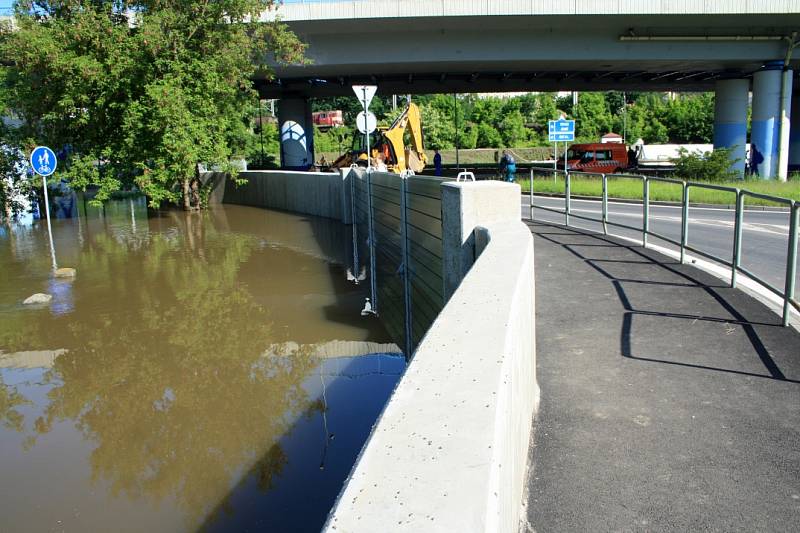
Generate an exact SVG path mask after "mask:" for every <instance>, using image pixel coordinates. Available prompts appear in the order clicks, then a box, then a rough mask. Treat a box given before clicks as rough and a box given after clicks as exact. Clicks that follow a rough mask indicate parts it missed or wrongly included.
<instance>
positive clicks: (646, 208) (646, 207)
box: [642, 176, 650, 248]
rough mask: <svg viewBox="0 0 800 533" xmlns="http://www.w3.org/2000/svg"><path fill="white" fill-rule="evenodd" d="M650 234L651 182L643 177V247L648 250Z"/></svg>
mask: <svg viewBox="0 0 800 533" xmlns="http://www.w3.org/2000/svg"><path fill="white" fill-rule="evenodd" d="M648 233H650V180H649V179H647V176H642V246H644V247H645V248H647V234H648Z"/></svg>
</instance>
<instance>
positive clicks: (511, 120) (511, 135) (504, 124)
mask: <svg viewBox="0 0 800 533" xmlns="http://www.w3.org/2000/svg"><path fill="white" fill-rule="evenodd" d="M500 135H502V137H503V143H504V144H505V146H524V145H525V143H526V142H527V140H528V130H526V129H525V119H524V118H523V117H522V113H520V112H519V110H517V109H515V110H513V111H511V112H509V113H506V114H505V116H504V117H503V120H501V121H500Z"/></svg>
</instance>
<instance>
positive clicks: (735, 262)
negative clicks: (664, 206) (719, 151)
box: [530, 167, 800, 326]
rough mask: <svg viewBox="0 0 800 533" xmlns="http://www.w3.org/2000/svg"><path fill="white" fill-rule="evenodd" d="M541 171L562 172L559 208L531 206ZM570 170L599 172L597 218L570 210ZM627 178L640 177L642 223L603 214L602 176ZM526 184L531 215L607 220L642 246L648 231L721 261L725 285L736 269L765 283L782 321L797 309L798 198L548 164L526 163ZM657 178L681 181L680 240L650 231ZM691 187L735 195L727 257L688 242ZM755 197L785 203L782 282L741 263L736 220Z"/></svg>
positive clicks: (734, 277)
mask: <svg viewBox="0 0 800 533" xmlns="http://www.w3.org/2000/svg"><path fill="white" fill-rule="evenodd" d="M535 174H539V175H545V176H547V178H546V179H550V178H551V177H555V176H563V179H564V209H563V210H562V209H557V208H551V207H547V206H542V205H536V206H534V202H533V198H534V186H533V182H534V175H535ZM572 176H590V177H599V178H600V179H601V180H602V196H601V215H600V218H599V219H598V218H594V217H590V216H585V215H581V214H578V213H575V212H573V211H572V209H571V177H572ZM609 177H613V178H614V179H631V180H637V181H641V182H642V225H641V227H637V226H631V225H628V224H624V223H622V222H618V221H612V220H609V217H608V179H609ZM530 180H531V184H530V185H531V190H530V205H531V208H530V209H531V211H530V216H531V219H533V212H534V209H542V210H545V211H551V212H554V213H560V214H563V215H564V222H565V224H566V225H567V226H569V225H570V219H571V218H579V219H583V220H587V221H590V222H597V223H600V224H602V226H603V233H604V234H606V235H607V234H608V226H615V227H619V228H624V229H629V230H634V231H639V232H641V235H642V244H643V245H644V246H645V247H646V246H647V245H648V237H655V238H658V239H661V240H663V241H665V242H668V243H670V244H673V245H675V246H677V247H678V248H679V249H680V260H681V263H684V262H685V260H686V251H687V250H688V251H690V252H693V253H696V254H697V255H699V256H702V257H705V258H706V259H710V260H711V261H715V262H717V263H720V264H723V265H725V266H727V267H729V268H730V269H731V281H730V284H731V287H733V288H735V287H736V284H737V277H738V275H739V274H744V275H746V276H747V277H749V278H750V279H752V280H753V281H755V282H756V283H758V284H759V285H761V286H762V287H764V288H765V289H767V290H769V291H770V292H772V293H774V294H775V295H777V296H778V297H779V298H781V299H782V300H783V312H782V324H783V325H784V326H787V325H788V324H789V316H790V312H791V308H792V307H793V308H794V309H795V310H797V311H799V312H800V303H798V301H797V299H796V295H795V288H796V287H795V285H796V276H797V240H798V226H800V203H799V202H796V201H794V200H791V199H789V198H782V197H779V196H771V195H767V194H761V193H756V192H752V191H748V190H746V189H741V188H735V187H724V186H721V185H714V184H710V183H697V182H690V181H682V180H676V179H671V178H661V177H655V176H654V177H648V176H642V175H637V174H613V175H611V176H609V175H607V174H601V173H591V172H574V171H564V170H555V169H552V168H535V167H534V168H531V170H530ZM651 182H661V183H671V184H673V185H676V186H680V187H681V191H682V192H681V231H680V240H676V239H673V238H671V237H669V236H667V235H664V234H662V233H658V232H655V231H653V230H652V229H651V228H650V183H651ZM691 189H711V190H716V191H722V192H727V193H730V194H732V195H734V197H735V206H736V208H735V213H734V217H735V222H734V230H733V243H732V248H731V249H732V252H731V255H730V257H722V256H719V255H716V254H714V253H712V252H709V251H706V250H701V249H699V248H698V247H696V246H693V245H691V244H689V196H690V191H691ZM747 197H750V198H759V199H762V200H767V201H769V202H774V203H776V204H779V205H783V206H786V207H787V208H788V216H789V234H788V238H787V255H786V270H785V282H784V286H783V288H780V287H777V286H775V285H773V284H772V283H770V282H768V281H766V280H765V279H763V278H762V277H761V276H759V275H757V274H755V273H754V272H752V271H751V270H749V269H747V268H745V267H744V266H743V265H742V226H743V220H744V212H745V210H744V205H745V199H746V198H747Z"/></svg>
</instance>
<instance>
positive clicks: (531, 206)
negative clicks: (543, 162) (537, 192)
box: [530, 168, 533, 221]
mask: <svg viewBox="0 0 800 533" xmlns="http://www.w3.org/2000/svg"><path fill="white" fill-rule="evenodd" d="M530 184H531V190H530V202H531V203H530V208H531V213H530V218H531V221H533V168H531V179H530Z"/></svg>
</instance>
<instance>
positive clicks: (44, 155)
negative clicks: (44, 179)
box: [31, 146, 58, 176]
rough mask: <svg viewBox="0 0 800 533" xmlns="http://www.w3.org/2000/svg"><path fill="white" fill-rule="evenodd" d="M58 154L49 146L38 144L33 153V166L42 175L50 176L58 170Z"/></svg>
mask: <svg viewBox="0 0 800 533" xmlns="http://www.w3.org/2000/svg"><path fill="white" fill-rule="evenodd" d="M57 164H58V162H57V161H56V154H55V152H53V151H52V150H51V149H50V148H48V147H47V146H37V147H36V148H34V149H33V152H32V153H31V166H32V167H33V171H34V172H36V173H37V174H39V175H40V176H49V175H50V174H52V173H53V172H55V171H56V165H57Z"/></svg>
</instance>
